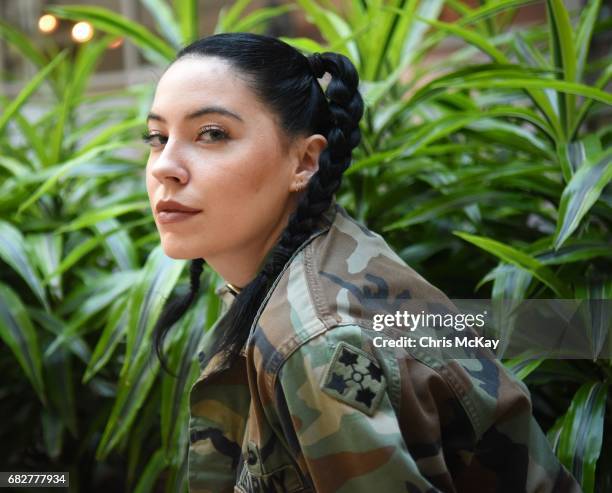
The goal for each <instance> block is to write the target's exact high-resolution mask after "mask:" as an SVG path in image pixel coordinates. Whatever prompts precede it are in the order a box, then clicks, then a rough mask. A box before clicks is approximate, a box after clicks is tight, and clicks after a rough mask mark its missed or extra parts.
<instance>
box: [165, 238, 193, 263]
mask: <svg viewBox="0 0 612 493" xmlns="http://www.w3.org/2000/svg"><path fill="white" fill-rule="evenodd" d="M161 246H162V250H163V251H164V253H165V254H166V256H167V257H170V258H173V259H175V260H189V259H193V258H199V257H200V255H198V253H197V252H195V251H192V249H191V248H186V247H185V245H184V244H182V245H181V244H177V243H174V242H167V241H166V242H164V241H162V243H161Z"/></svg>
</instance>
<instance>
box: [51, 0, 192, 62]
mask: <svg viewBox="0 0 612 493" xmlns="http://www.w3.org/2000/svg"><path fill="white" fill-rule="evenodd" d="M183 3H184V2H183ZM47 10H48V11H49V12H51V13H53V14H56V15H57V16H59V17H63V18H65V19H70V20H74V21H83V20H85V21H89V22H90V23H91V24H92V25H93V26H94V27H96V28H98V29H100V30H101V31H104V32H107V33H109V34H114V35H115V36H124V37H126V38H129V39H130V40H131V41H132V42H133V43H134V44H135V45H136V46H139V47H140V48H142V49H143V54H144V55H145V56H146V57H147V58H149V59H150V60H151V61H152V62H153V63H155V64H157V65H161V66H165V65H167V64H168V62H170V61H172V60H173V59H174V56H175V51H174V48H172V46H170V45H169V44H168V43H166V42H165V41H164V40H162V39H161V38H159V37H158V36H156V35H154V34H153V33H152V32H151V31H149V30H148V29H147V28H146V27H144V26H143V25H141V24H138V23H137V22H133V21H131V20H129V19H126V18H125V17H123V16H121V15H119V14H117V13H116V12H113V11H112V10H109V9H106V8H103V7H94V6H88V5H61V6H60V5H53V6H48V7H47Z"/></svg>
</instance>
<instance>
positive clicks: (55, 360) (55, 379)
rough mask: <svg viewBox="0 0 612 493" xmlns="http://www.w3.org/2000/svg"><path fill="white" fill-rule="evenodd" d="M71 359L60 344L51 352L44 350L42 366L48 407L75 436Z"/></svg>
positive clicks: (64, 347)
mask: <svg viewBox="0 0 612 493" xmlns="http://www.w3.org/2000/svg"><path fill="white" fill-rule="evenodd" d="M72 359H73V358H72V355H71V354H70V351H69V350H68V347H67V346H65V345H63V344H60V345H59V346H58V348H57V349H56V350H55V351H53V352H52V353H49V352H48V351H46V352H45V356H44V360H43V366H44V376H45V385H46V388H47V395H48V397H49V404H50V408H51V409H52V410H54V411H55V412H56V413H57V415H58V416H59V417H60V418H61V419H62V422H63V423H64V425H65V426H66V428H68V430H69V431H70V433H71V434H72V436H73V437H75V438H76V437H77V436H78V424H77V415H76V399H75V389H74V379H73V376H72V375H73V368H72V366H73V365H72Z"/></svg>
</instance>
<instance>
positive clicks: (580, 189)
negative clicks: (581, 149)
mask: <svg viewBox="0 0 612 493" xmlns="http://www.w3.org/2000/svg"><path fill="white" fill-rule="evenodd" d="M610 180H612V150H610V149H609V150H608V151H606V152H604V153H602V154H600V155H598V156H597V157H596V158H592V160H591V161H587V162H585V163H583V164H582V166H581V167H580V169H579V170H578V171H577V172H576V173H575V174H574V176H572V178H571V180H570V181H569V183H568V184H567V186H566V187H565V189H564V190H563V194H562V195H561V202H560V204H559V219H558V220H557V230H556V231H555V238H554V246H555V248H559V247H561V246H562V245H563V243H564V242H565V240H567V239H568V238H569V237H570V235H571V234H572V233H573V232H574V231H575V230H576V228H577V227H578V226H579V225H580V222H581V221H582V219H583V218H584V216H585V214H586V213H587V212H588V211H589V209H590V208H591V207H592V206H593V204H594V203H595V202H596V201H597V199H598V198H599V196H600V195H601V192H602V191H603V189H604V187H605V186H606V185H607V184H608V183H609V182H610Z"/></svg>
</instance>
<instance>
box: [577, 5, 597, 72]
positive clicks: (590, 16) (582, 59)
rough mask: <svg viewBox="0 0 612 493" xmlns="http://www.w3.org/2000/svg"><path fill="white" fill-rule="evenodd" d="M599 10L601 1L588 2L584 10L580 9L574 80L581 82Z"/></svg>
mask: <svg viewBox="0 0 612 493" xmlns="http://www.w3.org/2000/svg"><path fill="white" fill-rule="evenodd" d="M600 8H601V0H589V2H588V4H587V6H586V8H582V9H581V10H582V11H581V13H580V21H579V23H578V30H577V31H576V42H575V45H576V52H577V53H576V80H581V79H582V77H583V75H584V69H585V67H586V64H587V57H588V55H589V48H590V47H591V37H592V36H593V30H594V27H595V23H596V22H597V14H598V13H599V10H600Z"/></svg>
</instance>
